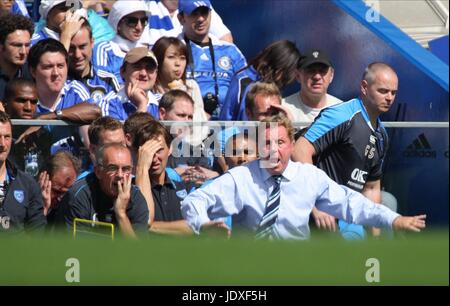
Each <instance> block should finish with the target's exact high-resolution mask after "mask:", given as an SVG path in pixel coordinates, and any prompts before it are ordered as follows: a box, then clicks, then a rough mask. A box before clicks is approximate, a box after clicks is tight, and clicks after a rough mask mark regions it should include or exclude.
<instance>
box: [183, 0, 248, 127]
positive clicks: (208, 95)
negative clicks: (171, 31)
mask: <svg viewBox="0 0 450 306" xmlns="http://www.w3.org/2000/svg"><path fill="white" fill-rule="evenodd" d="M211 8H212V6H211V3H210V1H209V0H204V1H195V0H182V1H180V2H179V6H178V11H179V13H178V19H179V20H180V23H181V24H182V25H183V33H181V34H180V36H179V37H178V38H179V39H180V40H182V41H184V42H185V43H186V47H187V49H188V54H190V55H191V54H192V56H189V58H190V60H189V62H188V69H187V78H188V79H194V80H195V81H196V82H197V83H198V85H199V86H200V91H201V93H202V97H203V102H204V109H205V111H206V112H207V113H208V114H210V116H211V119H212V120H216V119H218V118H219V114H220V109H221V108H222V106H223V104H224V101H225V96H226V94H227V92H228V89H229V87H230V83H231V79H232V77H233V75H234V74H235V73H237V72H238V71H239V70H241V69H243V68H244V67H245V66H247V61H246V60H245V57H244V55H243V54H242V53H241V51H240V50H239V49H238V47H236V46H235V45H234V44H232V43H228V42H224V41H221V40H219V39H218V38H217V37H215V36H213V35H211V34H209V29H210V26H211ZM198 24H202V26H201V27H200V26H198Z"/></svg>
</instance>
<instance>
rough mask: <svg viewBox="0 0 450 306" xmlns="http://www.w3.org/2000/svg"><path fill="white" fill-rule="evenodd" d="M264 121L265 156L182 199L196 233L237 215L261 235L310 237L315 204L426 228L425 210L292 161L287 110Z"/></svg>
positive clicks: (380, 222)
mask: <svg viewBox="0 0 450 306" xmlns="http://www.w3.org/2000/svg"><path fill="white" fill-rule="evenodd" d="M263 124H265V127H264V126H263V128H264V129H262V130H261V131H263V132H262V133H264V136H265V139H266V141H265V142H264V143H265V146H264V148H263V151H262V152H261V153H262V154H261V156H262V157H261V159H258V160H255V161H253V162H250V163H248V164H245V165H242V166H239V167H235V168H233V169H231V170H229V171H228V172H227V173H225V174H224V175H222V176H221V177H219V178H217V179H216V180H214V181H213V182H212V183H211V184H209V185H208V186H205V187H203V188H200V189H197V190H196V191H194V192H192V193H191V194H189V196H188V197H186V199H185V200H184V201H183V202H182V206H181V210H182V214H183V217H184V218H185V219H186V220H187V222H188V224H189V226H190V227H191V229H192V230H193V231H194V232H195V233H196V234H200V232H201V231H204V230H208V229H210V230H211V229H215V230H216V229H217V228H219V229H224V230H228V229H227V227H226V225H225V224H224V223H223V222H222V221H211V220H213V219H217V218H221V217H226V216H228V215H233V216H234V219H233V227H235V226H236V227H239V226H240V227H242V228H244V229H247V230H249V231H252V232H256V237H257V238H258V237H261V238H270V237H272V238H281V239H308V238H309V234H310V232H309V226H308V221H309V215H310V213H311V210H312V209H313V207H314V205H316V206H317V207H318V208H319V209H320V210H323V211H326V212H327V213H329V214H331V215H334V216H335V217H337V218H342V219H344V220H346V221H347V222H349V223H356V224H363V225H369V226H376V227H392V228H393V229H395V230H410V231H416V232H419V231H420V230H421V229H423V228H425V217H426V216H425V215H420V216H415V217H403V216H401V215H399V214H397V213H395V212H393V211H391V210H390V209H388V208H387V207H384V206H382V205H376V204H375V203H373V202H371V201H370V200H369V199H367V198H366V197H364V196H363V195H361V194H360V193H358V192H355V191H353V190H351V189H349V188H347V187H345V186H341V185H338V184H336V183H335V182H334V181H333V180H331V179H330V178H329V177H328V176H327V175H326V174H325V172H323V171H322V170H319V169H318V168H316V167H315V166H313V165H310V164H302V163H298V162H293V161H291V160H290V156H291V153H292V151H293V148H294V131H293V128H292V124H291V122H290V121H289V120H288V119H287V118H286V117H284V116H283V115H276V116H273V117H270V118H267V119H265V120H263ZM260 135H261V134H260ZM266 203H268V204H267V205H266Z"/></svg>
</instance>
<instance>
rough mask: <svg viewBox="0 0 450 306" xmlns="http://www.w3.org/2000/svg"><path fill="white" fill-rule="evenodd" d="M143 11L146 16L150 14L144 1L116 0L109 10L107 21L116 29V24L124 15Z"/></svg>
mask: <svg viewBox="0 0 450 306" xmlns="http://www.w3.org/2000/svg"><path fill="white" fill-rule="evenodd" d="M140 11H144V12H145V14H146V15H147V16H150V11H149V8H148V6H147V4H145V2H144V1H140V0H127V1H123V0H122V1H121V0H119V1H116V3H114V5H113V7H112V8H111V11H110V12H109V16H108V22H109V24H110V25H111V27H112V28H113V29H114V30H115V31H117V26H118V25H119V22H120V20H121V19H122V18H123V17H125V16H126V15H129V14H132V13H134V12H140Z"/></svg>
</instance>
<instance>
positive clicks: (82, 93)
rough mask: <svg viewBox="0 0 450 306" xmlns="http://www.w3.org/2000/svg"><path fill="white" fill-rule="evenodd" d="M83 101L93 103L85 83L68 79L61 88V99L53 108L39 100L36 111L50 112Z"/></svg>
mask: <svg viewBox="0 0 450 306" xmlns="http://www.w3.org/2000/svg"><path fill="white" fill-rule="evenodd" d="M82 102H89V103H92V102H93V100H92V99H91V98H90V95H89V92H88V90H87V89H86V87H85V86H84V85H83V83H81V82H78V81H67V82H66V84H65V85H64V87H63V89H62V90H61V94H60V97H59V100H58V101H57V102H56V103H55V105H54V106H53V107H52V108H48V107H47V106H45V105H43V104H42V103H41V101H39V102H38V104H37V107H36V113H41V114H45V113H50V112H54V111H57V110H61V109H64V108H68V107H72V106H74V105H76V104H79V103H82Z"/></svg>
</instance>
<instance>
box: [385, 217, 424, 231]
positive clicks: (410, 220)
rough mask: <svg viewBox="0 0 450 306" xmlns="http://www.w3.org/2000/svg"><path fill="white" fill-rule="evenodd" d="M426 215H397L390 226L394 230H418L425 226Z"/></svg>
mask: <svg viewBox="0 0 450 306" xmlns="http://www.w3.org/2000/svg"><path fill="white" fill-rule="evenodd" d="M426 217H427V215H419V216H414V217H403V216H400V217H397V218H396V219H395V220H394V222H393V223H392V228H393V229H395V230H396V231H401V230H406V231H411V232H420V231H421V230H422V229H424V228H425V219H426Z"/></svg>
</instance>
